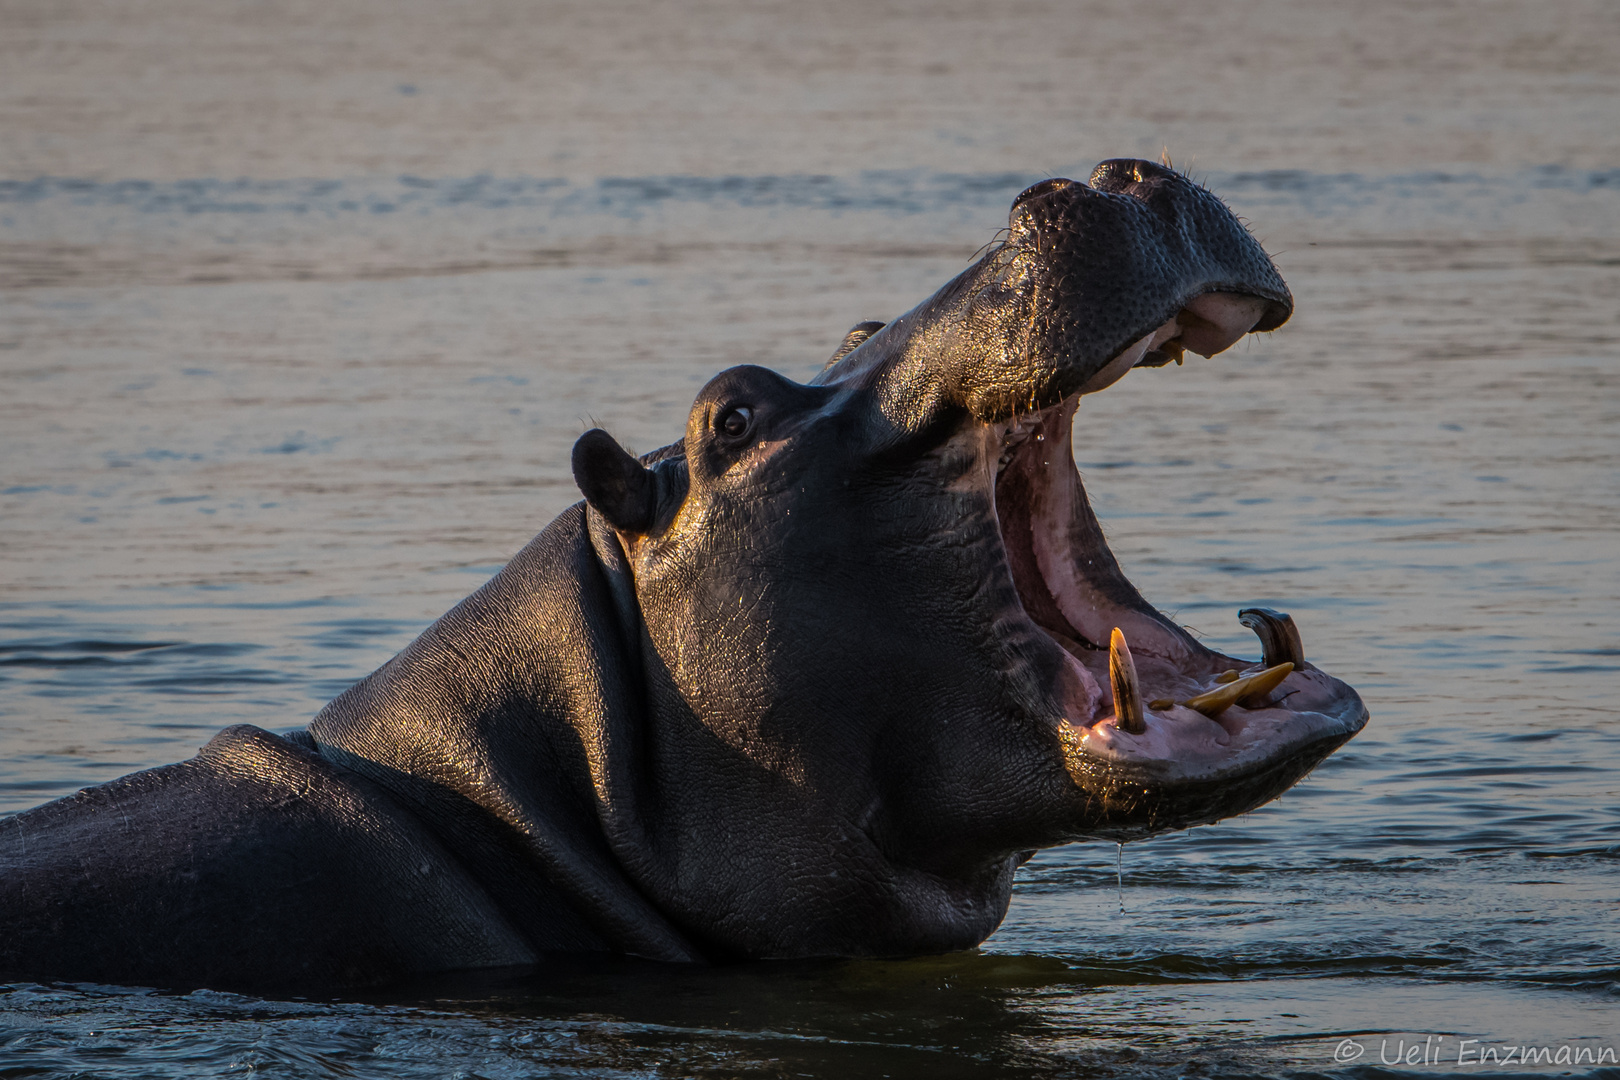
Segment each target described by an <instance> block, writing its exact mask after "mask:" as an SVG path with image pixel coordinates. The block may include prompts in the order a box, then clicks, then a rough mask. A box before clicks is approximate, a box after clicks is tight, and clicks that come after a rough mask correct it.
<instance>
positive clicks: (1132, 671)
mask: <svg viewBox="0 0 1620 1080" xmlns="http://www.w3.org/2000/svg"><path fill="white" fill-rule="evenodd" d="M1108 681H1109V683H1111V684H1112V685H1113V688H1114V724H1115V726H1117V727H1118V728H1119V730H1121V731H1128V732H1130V733H1131V734H1132V735H1140V734H1142V733H1143V732H1144V731H1146V730H1147V718H1146V717H1145V716H1144V715H1143V713H1142V689H1141V687H1140V686H1139V685H1138V684H1137V681H1136V661H1135V660H1132V659H1131V647H1130V646H1129V645H1127V644H1125V635H1124V634H1123V633H1121V632H1120V629H1119V627H1117V626H1116V627H1114V633H1113V635H1112V636H1111V637H1110V638H1109V639H1108Z"/></svg>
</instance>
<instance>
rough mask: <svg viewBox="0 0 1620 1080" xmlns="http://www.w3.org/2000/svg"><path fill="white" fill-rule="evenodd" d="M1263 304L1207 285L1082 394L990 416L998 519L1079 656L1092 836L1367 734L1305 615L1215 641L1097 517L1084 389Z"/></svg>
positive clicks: (1063, 689)
mask: <svg viewBox="0 0 1620 1080" xmlns="http://www.w3.org/2000/svg"><path fill="white" fill-rule="evenodd" d="M1263 307H1264V305H1263V302H1261V301H1258V300H1255V299H1253V298H1249V297H1244V296H1240V295H1232V294H1221V293H1209V294H1205V295H1204V296H1201V297H1199V298H1197V299H1196V300H1194V301H1193V302H1192V303H1189V304H1188V305H1187V307H1186V308H1184V309H1183V311H1182V313H1181V314H1180V315H1179V316H1178V317H1177V319H1172V320H1170V321H1169V322H1167V323H1165V324H1164V325H1162V326H1160V327H1158V328H1157V329H1155V330H1154V331H1152V332H1150V333H1148V334H1145V335H1143V336H1142V337H1140V338H1139V339H1137V340H1136V341H1135V342H1134V343H1133V344H1132V345H1131V346H1130V347H1129V348H1127V349H1126V350H1124V351H1123V352H1122V353H1121V354H1120V355H1119V357H1117V358H1115V360H1114V361H1112V362H1110V363H1109V364H1108V365H1107V366H1106V367H1104V368H1103V369H1102V371H1101V372H1099V375H1098V376H1096V377H1093V378H1092V379H1091V380H1090V381H1088V383H1087V384H1086V386H1085V387H1084V388H1083V389H1082V392H1081V393H1076V394H1071V395H1070V396H1068V397H1067V398H1065V399H1063V400H1062V401H1061V402H1059V403H1058V404H1056V405H1053V406H1050V407H1048V408H1046V409H1042V410H1039V411H1035V412H1030V413H1026V414H1024V415H1022V416H1016V417H1014V418H1013V419H1011V420H1007V421H1002V422H999V423H991V424H988V425H986V426H985V428H984V432H985V437H986V440H987V445H986V451H985V460H986V461H987V462H994V468H995V480H994V488H993V490H994V499H995V506H996V515H997V519H998V521H999V524H1000V528H1001V538H1002V544H1003V548H1004V550H1005V554H1006V558H1007V564H1008V567H1009V569H1010V570H1011V573H1012V577H1013V581H1014V584H1015V587H1016V588H1017V591H1018V596H1019V599H1020V600H1021V601H1022V603H1023V607H1024V611H1025V613H1026V614H1027V616H1028V617H1029V619H1030V620H1031V621H1032V622H1033V623H1034V624H1035V626H1036V627H1038V628H1039V630H1040V631H1041V632H1042V633H1043V634H1044V635H1045V636H1046V637H1048V638H1049V639H1051V640H1052V641H1053V642H1055V643H1056V644H1058V645H1059V646H1061V647H1062V649H1063V650H1064V651H1065V652H1066V653H1067V655H1068V662H1067V665H1066V670H1065V672H1064V676H1063V677H1062V678H1061V679H1060V683H1061V684H1062V685H1061V686H1060V687H1059V688H1058V693H1057V697H1058V699H1059V701H1060V702H1061V707H1062V709H1063V711H1064V716H1063V719H1062V720H1061V721H1060V729H1061V733H1062V738H1063V742H1064V749H1065V758H1066V765H1067V767H1068V769H1069V771H1070V772H1071V773H1072V774H1074V775H1075V779H1076V780H1077V781H1079V782H1081V785H1082V787H1084V788H1086V789H1087V790H1088V791H1090V792H1092V793H1093V794H1094V795H1095V796H1097V797H1098V803H1099V805H1098V806H1097V807H1096V809H1097V810H1098V811H1100V813H1099V815H1098V820H1097V821H1096V822H1095V823H1094V826H1093V829H1092V832H1093V834H1101V835H1105V836H1113V837H1116V838H1119V839H1130V838H1133V837H1140V836H1142V835H1146V834H1151V833H1153V832H1156V831H1160V830H1162V829H1165V828H1184V827H1187V826H1189V825H1194V824H1200V823H1204V822H1207V821H1214V820H1216V819H1218V818H1221V817H1227V816H1230V815H1232V814H1234V813H1240V812H1243V811H1246V810H1248V809H1251V808H1253V807H1254V806H1257V805H1259V804H1260V803H1263V802H1265V801H1268V800H1269V799H1271V798H1274V797H1275V796H1276V795H1277V794H1279V793H1280V792H1281V791H1283V790H1285V789H1286V788H1287V787H1288V786H1289V785H1291V784H1292V783H1294V782H1295V781H1296V780H1297V779H1298V778H1299V777H1300V776H1301V775H1303V773H1304V772H1306V771H1308V770H1309V769H1310V768H1311V767H1313V766H1314V765H1315V764H1316V763H1317V762H1319V761H1320V760H1321V759H1323V758H1325V757H1326V756H1327V755H1328V754H1330V753H1331V752H1332V751H1333V750H1334V749H1336V748H1337V747H1338V746H1340V745H1342V744H1343V743H1344V742H1345V741H1346V740H1348V739H1349V738H1350V737H1351V736H1353V735H1354V734H1355V733H1356V732H1357V731H1359V730H1360V729H1361V728H1362V726H1363V725H1364V724H1365V723H1366V720H1367V712H1366V709H1365V707H1364V706H1363V705H1362V703H1361V700H1360V698H1359V697H1358V696H1357V695H1356V694H1355V692H1354V691H1353V690H1351V689H1350V688H1349V687H1348V686H1346V685H1345V684H1343V683H1341V682H1340V681H1338V680H1337V679H1334V678H1332V677H1330V676H1328V675H1326V674H1324V673H1323V672H1321V671H1320V670H1318V669H1317V668H1315V667H1314V666H1313V665H1311V664H1310V663H1308V662H1307V661H1306V659H1305V657H1304V654H1303V648H1302V645H1301V642H1300V637H1299V633H1298V631H1297V630H1296V629H1295V627H1294V624H1293V620H1292V619H1291V618H1290V617H1289V616H1287V615H1285V614H1282V613H1280V612H1275V611H1270V610H1268V609H1264V608H1250V609H1245V610H1244V611H1242V612H1240V613H1239V614H1240V618H1241V619H1242V621H1243V622H1244V624H1245V625H1248V626H1249V627H1251V628H1252V629H1253V630H1255V632H1256V634H1257V635H1258V636H1259V638H1260V643H1261V647H1262V653H1263V655H1262V657H1261V659H1259V660H1247V659H1240V658H1237V657H1232V656H1227V655H1225V654H1222V653H1218V652H1215V651H1212V650H1210V649H1208V648H1206V647H1204V646H1203V645H1202V644H1200V643H1199V642H1198V641H1197V640H1196V639H1195V638H1193V637H1192V636H1191V635H1190V634H1188V633H1187V631H1186V630H1184V629H1183V628H1182V627H1180V626H1178V625H1176V624H1175V623H1174V622H1173V621H1172V620H1170V619H1169V618H1168V617H1166V616H1165V615H1163V614H1161V613H1160V612H1158V611H1157V610H1155V609H1154V608H1153V607H1152V606H1151V605H1150V604H1148V603H1147V601H1146V600H1144V599H1143V598H1142V596H1141V594H1140V593H1139V592H1138V591H1137V590H1136V588H1135V587H1134V586H1133V585H1131V583H1130V582H1129V581H1128V580H1127V579H1126V577H1125V575H1124V574H1123V573H1122V572H1121V570H1120V567H1119V564H1118V562H1117V561H1116V560H1115V558H1114V556H1113V553H1112V552H1111V551H1110V550H1109V548H1108V545H1107V542H1106V540H1105V539H1104V537H1103V534H1102V530H1101V528H1100V527H1099V524H1098V521H1097V518H1096V516H1095V515H1094V514H1093V513H1092V510H1091V507H1090V504H1089V502H1088V501H1087V498H1086V493H1085V489H1084V487H1083V485H1082V483H1081V479H1080V474H1079V471H1078V469H1077V467H1076V465H1075V461H1074V455H1073V449H1072V446H1071V435H1072V431H1073V423H1074V417H1075V414H1076V411H1077V409H1078V407H1079V403H1080V398H1081V397H1082V396H1083V394H1085V393H1089V392H1095V391H1096V390H1097V389H1100V388H1102V387H1103V386H1106V385H1108V384H1110V383H1112V382H1113V381H1115V380H1116V379H1117V378H1119V377H1120V376H1121V375H1123V374H1124V373H1125V372H1126V371H1128V370H1129V369H1130V368H1131V367H1134V366H1160V365H1162V364H1164V363H1167V362H1169V361H1170V360H1171V359H1175V360H1177V361H1178V362H1179V361H1180V359H1181V356H1182V352H1183V349H1184V348H1186V349H1189V350H1190V351H1194V352H1197V353H1200V354H1205V355H1213V354H1215V353H1217V352H1220V351H1223V350H1224V349H1226V348H1227V347H1228V346H1230V345H1231V344H1232V343H1233V342H1235V341H1237V340H1238V339H1239V338H1241V337H1242V336H1243V335H1244V334H1246V333H1247V332H1249V330H1250V329H1251V327H1252V326H1253V325H1254V324H1255V323H1256V322H1258V321H1259V318H1260V313H1261V311H1262V310H1263Z"/></svg>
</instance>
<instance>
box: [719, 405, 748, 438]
mask: <svg viewBox="0 0 1620 1080" xmlns="http://www.w3.org/2000/svg"><path fill="white" fill-rule="evenodd" d="M753 426H754V410H753V409H750V408H749V407H748V406H746V405H733V406H732V407H731V408H729V409H727V410H725V411H724V412H722V413H721V414H720V416H719V417H718V418H717V419H716V420H715V422H714V430H716V431H718V432H719V433H720V434H722V435H724V436H725V437H726V438H728V439H741V438H742V437H743V436H744V435H747V434H748V432H749V431H750V430H752V429H753Z"/></svg>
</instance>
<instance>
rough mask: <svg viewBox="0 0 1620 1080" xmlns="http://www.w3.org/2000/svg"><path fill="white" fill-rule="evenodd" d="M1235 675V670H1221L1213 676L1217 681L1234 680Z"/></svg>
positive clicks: (1236, 675) (1236, 674) (1235, 678)
mask: <svg viewBox="0 0 1620 1080" xmlns="http://www.w3.org/2000/svg"><path fill="white" fill-rule="evenodd" d="M1237 677H1238V673H1237V672H1236V671H1223V672H1221V673H1220V674H1219V675H1217V676H1215V681H1216V682H1218V683H1229V682H1235V681H1236V680H1237Z"/></svg>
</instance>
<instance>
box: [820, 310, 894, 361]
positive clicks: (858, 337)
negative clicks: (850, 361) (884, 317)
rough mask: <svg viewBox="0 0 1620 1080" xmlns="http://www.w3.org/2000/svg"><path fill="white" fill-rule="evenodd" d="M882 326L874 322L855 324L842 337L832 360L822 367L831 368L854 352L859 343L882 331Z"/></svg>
mask: <svg viewBox="0 0 1620 1080" xmlns="http://www.w3.org/2000/svg"><path fill="white" fill-rule="evenodd" d="M883 326H884V324H883V323H880V322H876V321H872V322H863V323H856V324H855V325H854V327H852V328H851V329H850V331H849V333H847V334H845V335H844V341H843V344H841V345H839V346H838V351H837V352H835V353H833V354H832V359H831V360H828V361H827V363H826V364H825V365H823V366H825V367H832V366H833V365H834V364H836V363H838V361H840V360H842V359H843V358H844V357H846V356H848V355H849V354H850V353H852V352H854V351H855V347H856V346H857V345H859V344H860V343H861V342H863V341H865V340H866V339H867V338H869V337H871V336H872V335H873V334H875V333H877V332H878V331H879V330H881V329H883Z"/></svg>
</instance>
